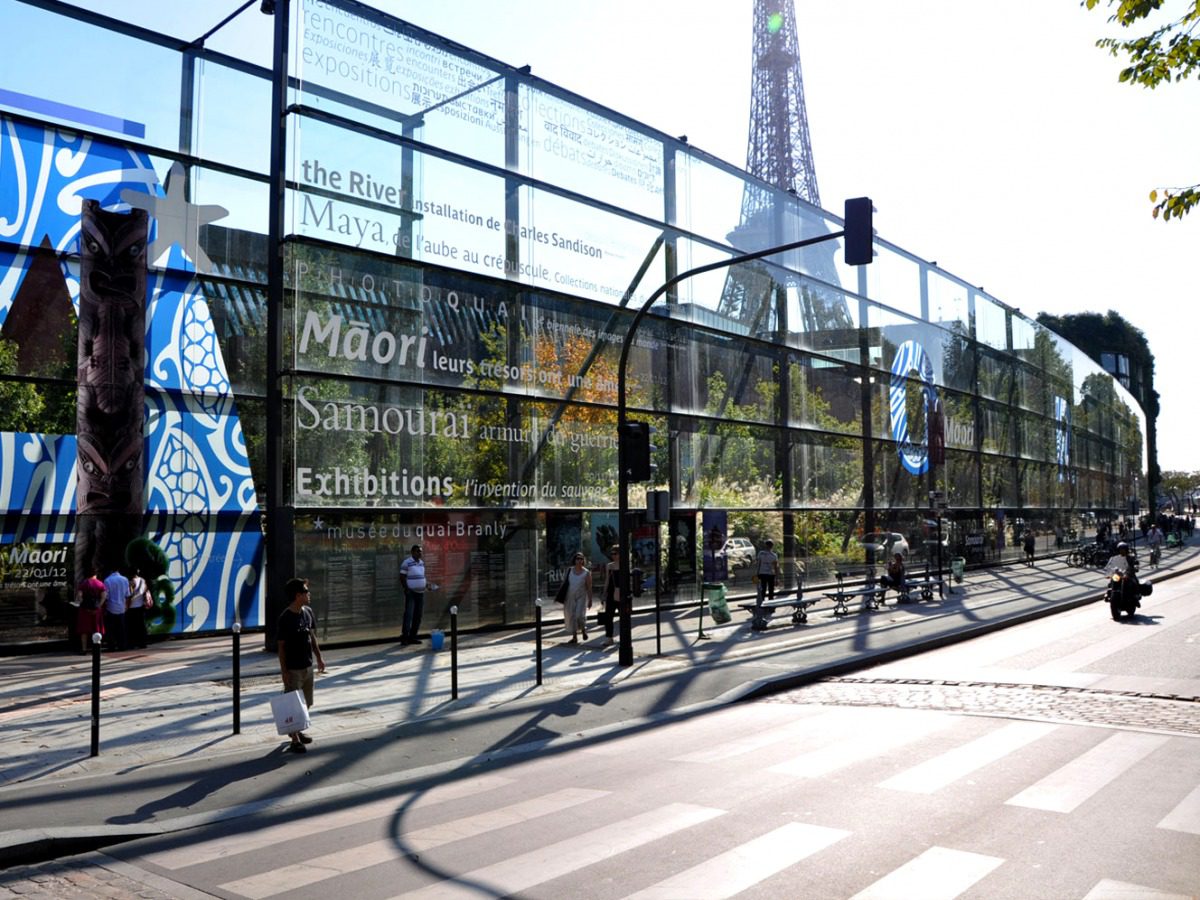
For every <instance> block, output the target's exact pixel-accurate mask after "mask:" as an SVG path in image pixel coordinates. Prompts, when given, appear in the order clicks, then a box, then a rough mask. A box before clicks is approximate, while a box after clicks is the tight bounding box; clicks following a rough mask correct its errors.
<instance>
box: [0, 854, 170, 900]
mask: <svg viewBox="0 0 1200 900" xmlns="http://www.w3.org/2000/svg"><path fill="white" fill-rule="evenodd" d="M188 893H189V895H190V894H191V892H190V891H189V892H188ZM8 897H22V898H24V900H74V898H81V900H82V898H86V900H94V898H97V897H107V898H111V900H179V898H180V897H181V894H180V893H176V892H174V891H172V892H171V893H164V892H163V891H161V890H157V889H155V888H153V887H151V886H149V885H147V884H145V883H143V882H140V881H135V880H134V879H132V878H128V877H126V876H125V875H122V874H119V873H117V872H114V871H112V870H111V869H109V868H106V867H105V866H103V865H101V864H100V863H99V860H98V859H97V858H96V855H94V854H88V855H85V856H73V857H69V858H67V859H60V860H54V861H53V862H46V863H40V864H38V865H32V866H18V867H16V868H12V869H4V870H2V871H0V898H8Z"/></svg>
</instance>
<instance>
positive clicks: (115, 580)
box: [104, 566, 129, 650]
mask: <svg viewBox="0 0 1200 900" xmlns="http://www.w3.org/2000/svg"><path fill="white" fill-rule="evenodd" d="M104 590H105V591H106V592H107V597H106V598H105V600H104V636H105V637H106V638H107V639H108V649H109V650H124V649H125V648H126V646H127V645H128V641H127V639H126V637H125V610H126V609H127V608H128V607H129V579H128V578H126V577H125V576H124V575H122V574H121V570H120V569H118V568H117V567H116V566H113V570H112V574H110V575H109V576H108V577H107V578H105V579H104Z"/></svg>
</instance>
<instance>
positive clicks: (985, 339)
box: [975, 294, 1008, 350]
mask: <svg viewBox="0 0 1200 900" xmlns="http://www.w3.org/2000/svg"><path fill="white" fill-rule="evenodd" d="M975 338H976V340H978V341H979V342H980V343H981V344H987V345H988V346H989V347H994V348H995V349H997V350H1007V349H1008V312H1007V311H1006V310H1005V309H1004V307H1003V306H1001V305H1000V304H998V303H996V302H994V301H992V300H989V299H988V298H987V297H984V296H982V295H981V294H976V295H975Z"/></svg>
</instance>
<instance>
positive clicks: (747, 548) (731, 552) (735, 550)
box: [725, 537, 758, 569]
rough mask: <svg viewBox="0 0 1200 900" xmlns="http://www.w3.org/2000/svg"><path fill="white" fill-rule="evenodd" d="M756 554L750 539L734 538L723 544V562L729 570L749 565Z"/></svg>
mask: <svg viewBox="0 0 1200 900" xmlns="http://www.w3.org/2000/svg"><path fill="white" fill-rule="evenodd" d="M757 553H758V551H757V550H755V549H754V544H753V542H751V540H750V538H744V537H735V538H730V539H729V540H727V541H726V542H725V562H726V563H727V564H728V565H729V567H730V568H731V569H732V568H735V567H740V566H748V565H750V563H752V562H754V556H755V554H757Z"/></svg>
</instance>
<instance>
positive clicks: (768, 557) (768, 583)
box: [754, 541, 779, 606]
mask: <svg viewBox="0 0 1200 900" xmlns="http://www.w3.org/2000/svg"><path fill="white" fill-rule="evenodd" d="M774 548H775V542H774V541H767V542H766V544H764V545H763V549H761V550H759V551H758V556H757V557H755V562H754V573H755V574H756V575H757V576H758V605H759V606H762V602H763V600H764V599H766V600H774V599H775V576H776V575H778V574H779V556H778V555H777V554H776V553H775V549H774Z"/></svg>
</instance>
